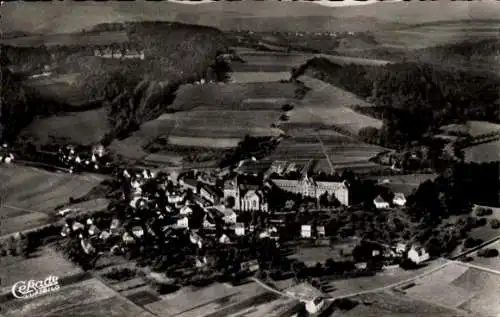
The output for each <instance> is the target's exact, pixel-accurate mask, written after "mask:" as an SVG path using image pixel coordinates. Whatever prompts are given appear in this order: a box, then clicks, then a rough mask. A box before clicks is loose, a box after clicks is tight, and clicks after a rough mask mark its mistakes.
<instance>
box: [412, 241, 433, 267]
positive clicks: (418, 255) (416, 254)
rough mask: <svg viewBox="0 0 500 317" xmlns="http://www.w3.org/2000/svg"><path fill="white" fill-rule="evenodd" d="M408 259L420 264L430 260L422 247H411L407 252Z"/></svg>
mask: <svg viewBox="0 0 500 317" xmlns="http://www.w3.org/2000/svg"><path fill="white" fill-rule="evenodd" d="M408 259H410V260H412V261H413V262H415V263H416V264H420V263H422V262H425V261H427V260H429V259H430V255H429V253H428V252H427V250H425V249H424V248H423V247H416V246H414V245H413V246H412V247H411V248H410V250H409V251H408Z"/></svg>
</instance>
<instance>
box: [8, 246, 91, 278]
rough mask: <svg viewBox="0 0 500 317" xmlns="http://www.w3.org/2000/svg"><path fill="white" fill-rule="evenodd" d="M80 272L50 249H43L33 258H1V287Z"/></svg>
mask: <svg viewBox="0 0 500 317" xmlns="http://www.w3.org/2000/svg"><path fill="white" fill-rule="evenodd" d="M81 272H82V270H81V269H80V268H79V267H77V266H75V265H73V264H72V263H71V262H69V261H67V260H66V259H64V258H63V257H62V256H61V255H59V254H58V253H57V252H55V251H54V250H52V249H51V248H48V247H46V248H43V249H40V250H39V251H37V252H36V254H34V256H33V257H30V258H23V257H20V256H16V257H13V256H6V257H2V261H1V270H0V278H1V280H2V287H7V288H10V287H12V285H14V284H15V283H17V282H19V281H22V280H29V279H35V280H36V279H45V278H46V277H48V276H49V275H57V276H58V277H59V278H63V277H65V276H71V275H75V274H78V273H81Z"/></svg>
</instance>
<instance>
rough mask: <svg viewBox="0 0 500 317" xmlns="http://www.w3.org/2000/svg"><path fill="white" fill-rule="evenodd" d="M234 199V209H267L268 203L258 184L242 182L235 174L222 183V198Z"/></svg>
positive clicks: (264, 210) (265, 210)
mask: <svg viewBox="0 0 500 317" xmlns="http://www.w3.org/2000/svg"><path fill="white" fill-rule="evenodd" d="M230 198H232V199H234V206H233V209H234V210H239V211H262V212H267V211H268V203H267V202H266V199H265V197H264V193H263V192H262V190H260V186H259V185H253V184H248V183H246V182H243V181H242V179H241V176H236V177H235V178H233V179H230V180H228V181H226V182H225V183H224V199H230Z"/></svg>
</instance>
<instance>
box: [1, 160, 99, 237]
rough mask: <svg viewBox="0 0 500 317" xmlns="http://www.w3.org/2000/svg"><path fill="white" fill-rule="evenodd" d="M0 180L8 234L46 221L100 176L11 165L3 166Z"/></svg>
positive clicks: (81, 194)
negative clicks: (93, 176) (86, 175)
mask: <svg viewBox="0 0 500 317" xmlns="http://www.w3.org/2000/svg"><path fill="white" fill-rule="evenodd" d="M0 181H1V183H2V187H1V196H2V205H1V206H0V207H1V208H0V211H1V212H2V216H4V219H3V223H2V234H8V233H13V232H17V231H22V230H26V229H31V228H34V227H38V226H40V225H43V224H46V223H47V222H48V221H50V217H49V215H50V214H51V213H53V211H54V208H56V207H58V206H60V205H62V204H67V202H68V199H69V197H75V198H76V197H80V196H83V195H85V194H86V193H88V192H89V191H90V190H91V189H92V188H93V187H95V186H96V185H97V184H99V182H100V181H101V180H100V179H98V178H91V177H85V176H81V175H70V174H63V173H50V172H47V171H44V170H38V169H35V168H31V167H24V166H15V165H12V166H3V167H0Z"/></svg>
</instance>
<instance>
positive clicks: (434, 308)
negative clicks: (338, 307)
mask: <svg viewBox="0 0 500 317" xmlns="http://www.w3.org/2000/svg"><path fill="white" fill-rule="evenodd" d="M351 300H353V301H355V302H357V303H358V305H356V306H355V307H354V308H352V309H350V310H348V311H344V312H343V313H342V316H345V317H358V316H364V317H378V316H385V317H402V316H440V317H462V316H463V317H465V316H469V317H472V316H473V315H467V314H465V313H464V314H460V313H458V312H457V311H456V310H453V309H447V308H445V307H440V306H438V305H433V304H431V303H428V302H425V301H420V300H415V299H412V298H408V297H406V296H402V295H401V294H391V293H389V292H377V293H371V294H364V295H360V296H356V297H353V298H351Z"/></svg>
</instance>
